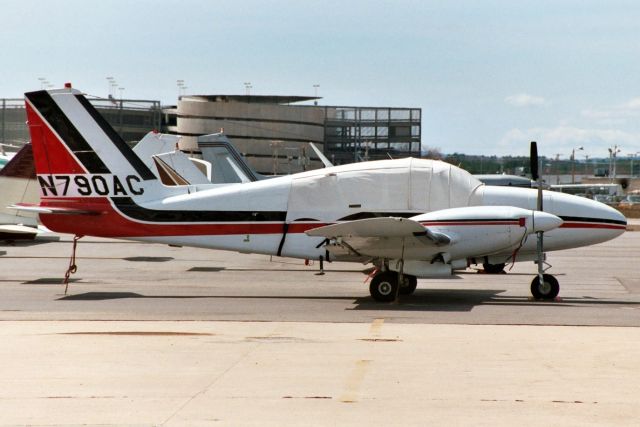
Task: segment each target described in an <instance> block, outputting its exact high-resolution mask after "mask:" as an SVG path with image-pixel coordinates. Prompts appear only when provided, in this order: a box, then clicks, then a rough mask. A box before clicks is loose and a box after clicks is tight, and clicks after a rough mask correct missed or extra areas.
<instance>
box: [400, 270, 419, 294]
mask: <svg viewBox="0 0 640 427" xmlns="http://www.w3.org/2000/svg"><path fill="white" fill-rule="evenodd" d="M417 287H418V278H417V277H416V276H411V275H408V274H405V276H404V283H403V284H402V286H400V295H411V294H412V293H414V292H415V291H416V288H417Z"/></svg>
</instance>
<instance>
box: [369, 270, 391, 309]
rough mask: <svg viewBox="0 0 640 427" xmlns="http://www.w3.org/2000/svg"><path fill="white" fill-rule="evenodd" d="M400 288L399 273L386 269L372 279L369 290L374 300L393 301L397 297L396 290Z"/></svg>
mask: <svg viewBox="0 0 640 427" xmlns="http://www.w3.org/2000/svg"><path fill="white" fill-rule="evenodd" d="M397 288H398V273H394V272H392V271H385V272H384V273H378V274H376V275H375V276H374V277H373V279H371V284H370V285H369V292H370V293H371V296H372V297H373V299H374V300H376V301H379V302H391V301H393V300H394V299H396V290H397Z"/></svg>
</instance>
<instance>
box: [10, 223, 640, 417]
mask: <svg viewBox="0 0 640 427" xmlns="http://www.w3.org/2000/svg"><path fill="white" fill-rule="evenodd" d="M2 250H3V251H6V254H5V255H3V256H0V266H1V267H2V271H3V273H1V274H0V286H1V289H2V291H1V294H0V295H1V298H0V335H1V339H2V346H1V347H0V367H1V368H0V382H1V383H2V384H3V385H4V387H2V388H1V389H0V390H2V391H0V425H176V426H178V425H229V426H238V425H260V426H262V425H274V426H283V425H296V426H297V425H321V426H324V425H430V424H440V425H441V424H446V425H456V424H458V425H468V424H474V425H513V424H516V423H518V424H523V425H545V426H546V425H637V420H638V419H640V405H639V403H640V329H638V326H639V324H640V262H638V260H640V233H637V232H630V233H625V235H623V236H621V237H620V238H618V239H616V240H614V241H612V242H607V243H605V244H602V245H598V246H594V247H591V248H582V249H576V250H572V251H565V252H558V253H551V254H549V262H550V263H551V264H553V269H552V270H551V272H554V273H556V274H557V277H558V279H559V281H560V284H561V287H562V289H561V293H560V296H561V298H560V299H559V300H558V301H554V302H545V303H541V302H535V301H531V300H530V298H529V283H530V282H531V280H532V278H533V274H534V273H535V266H534V265H533V264H532V263H526V264H522V265H516V266H515V267H514V268H513V270H511V271H510V272H508V273H507V274H502V275H486V274H478V273H477V271H475V270H472V269H470V270H468V271H466V272H464V273H463V274H460V275H458V276H457V277H454V278H451V279H442V280H420V281H419V288H418V290H417V291H416V293H415V294H414V295H411V296H406V297H403V298H402V299H401V301H400V302H399V303H398V304H379V303H375V302H373V301H371V299H370V297H369V296H368V285H367V284H365V283H364V281H365V279H366V277H365V276H364V275H363V274H362V273H361V272H360V270H361V269H363V268H364V267H363V266H359V265H357V264H341V263H333V264H327V265H326V267H327V272H326V274H325V275H322V276H318V275H315V273H317V264H316V265H313V266H305V265H304V264H303V262H302V261H299V260H292V259H279V258H273V259H272V260H271V259H270V257H268V256H262V255H240V254H235V253H227V252H220V251H211V250H199V249H192V248H170V247H167V246H162V245H144V244H138V243H129V242H120V241H115V240H106V239H94V238H83V239H82V240H81V241H80V243H79V246H78V259H77V264H78V272H77V273H76V274H75V275H73V276H72V278H73V281H72V282H71V284H70V286H69V292H68V294H67V295H64V293H63V290H64V289H63V287H62V286H61V285H60V280H61V278H62V277H63V275H64V272H65V270H66V267H67V265H68V256H69V253H70V250H71V243H70V240H69V238H68V237H63V239H62V241H60V242H52V243H47V244H36V245H27V246H24V245H17V246H4V247H2Z"/></svg>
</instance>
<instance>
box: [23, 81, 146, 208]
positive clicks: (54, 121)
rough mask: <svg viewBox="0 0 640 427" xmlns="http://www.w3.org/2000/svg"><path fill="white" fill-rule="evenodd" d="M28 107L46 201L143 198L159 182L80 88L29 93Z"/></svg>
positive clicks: (38, 172) (39, 178)
mask: <svg viewBox="0 0 640 427" xmlns="http://www.w3.org/2000/svg"><path fill="white" fill-rule="evenodd" d="M25 103H26V109H27V120H28V124H29V132H30V134H31V142H32V146H33V154H34V160H35V167H36V174H37V175H38V181H39V183H40V186H41V188H42V196H43V198H46V197H96V196H110V197H133V196H140V195H142V194H143V193H144V187H149V185H148V184H151V181H157V179H156V177H155V175H154V174H153V173H152V172H151V170H149V168H148V167H147V166H146V165H145V164H144V162H142V160H141V159H140V158H139V157H138V156H137V155H136V154H135V153H134V152H133V150H132V149H131V148H130V147H129V146H128V145H127V144H126V143H125V142H124V140H123V139H122V138H121V137H120V136H119V135H118V134H117V133H116V131H115V130H114V129H113V128H112V127H111V126H110V125H109V123H107V121H106V120H105V119H104V118H103V117H102V116H101V115H100V113H98V111H97V110H96V109H95V108H94V107H93V106H92V105H91V104H90V103H89V101H88V100H87V99H86V98H85V97H84V96H83V95H82V93H81V92H79V91H78V90H75V89H71V88H65V89H58V90H41V91H36V92H29V93H26V94H25ZM154 184H155V182H154Z"/></svg>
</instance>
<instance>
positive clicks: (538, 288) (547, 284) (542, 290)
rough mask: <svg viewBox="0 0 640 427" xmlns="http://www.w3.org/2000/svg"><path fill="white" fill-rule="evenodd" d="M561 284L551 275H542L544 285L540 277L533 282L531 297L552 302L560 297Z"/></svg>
mask: <svg viewBox="0 0 640 427" xmlns="http://www.w3.org/2000/svg"><path fill="white" fill-rule="evenodd" d="M558 292H560V284H559V283H558V280H557V279H556V278H555V277H553V276H552V275H551V274H543V275H542V283H540V279H539V278H538V276H536V277H534V278H533V280H532V281H531V295H533V298H535V299H537V300H552V299H554V298H555V297H557V296H558Z"/></svg>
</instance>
